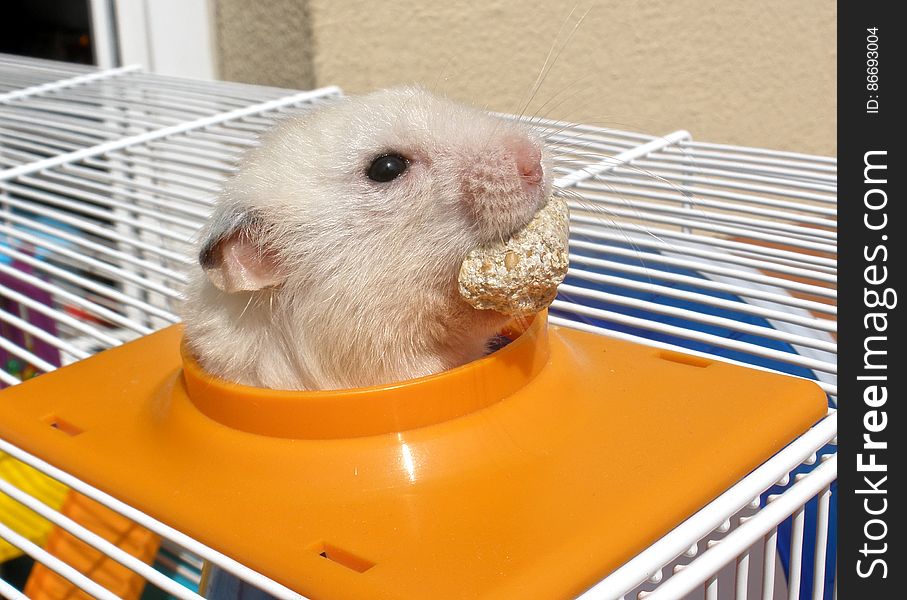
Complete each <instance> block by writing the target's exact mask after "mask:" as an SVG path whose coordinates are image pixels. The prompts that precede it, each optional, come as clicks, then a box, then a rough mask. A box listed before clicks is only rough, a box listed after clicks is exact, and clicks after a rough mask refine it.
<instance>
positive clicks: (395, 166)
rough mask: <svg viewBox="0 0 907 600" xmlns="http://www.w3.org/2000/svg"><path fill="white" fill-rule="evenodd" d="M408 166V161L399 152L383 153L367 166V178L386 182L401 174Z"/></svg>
mask: <svg viewBox="0 0 907 600" xmlns="http://www.w3.org/2000/svg"><path fill="white" fill-rule="evenodd" d="M408 166H409V161H407V160H406V159H405V158H403V157H402V156H400V155H399V154H385V155H383V156H379V157H378V158H376V159H375V160H373V161H372V164H371V166H369V168H368V178H369V179H371V180H372V181H378V182H380V183H386V182H388V181H391V180H393V179H396V178H397V177H400V176H401V175H403V172H404V171H406V167H408Z"/></svg>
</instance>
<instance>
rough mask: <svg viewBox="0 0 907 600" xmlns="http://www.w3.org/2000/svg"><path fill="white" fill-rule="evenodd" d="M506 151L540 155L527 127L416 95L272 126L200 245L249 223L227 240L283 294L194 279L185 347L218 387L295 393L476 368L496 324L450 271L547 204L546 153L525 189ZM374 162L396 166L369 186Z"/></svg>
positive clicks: (383, 96) (404, 93) (351, 101)
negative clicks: (253, 258)
mask: <svg viewBox="0 0 907 600" xmlns="http://www.w3.org/2000/svg"><path fill="white" fill-rule="evenodd" d="M518 143H527V144H531V145H533V146H534V147H535V148H536V149H538V150H539V151H543V147H542V143H541V141H540V140H539V139H537V138H536V137H534V134H531V133H529V131H528V129H526V128H525V127H524V126H522V125H520V124H515V123H509V122H505V121H503V120H500V119H497V118H494V117H492V116H490V115H488V114H486V113H484V112H481V111H479V110H476V109H472V108H467V107H463V106H460V105H457V104H454V103H453V102H450V101H448V100H446V99H441V98H438V97H435V96H433V95H431V94H429V93H427V92H425V91H423V90H421V89H417V88H397V89H392V90H384V91H380V92H376V93H373V94H370V95H367V96H363V97H358V98H346V99H344V100H341V101H339V102H337V103H335V104H331V105H328V106H326V107H324V108H320V109H318V110H315V111H313V112H311V113H309V114H306V115H303V116H300V117H294V118H292V119H289V120H287V121H285V122H283V123H281V124H279V125H278V126H277V127H276V128H275V129H274V130H273V131H271V132H269V133H268V134H267V135H266V136H264V138H263V140H262V143H261V145H260V146H259V147H258V148H256V149H254V150H253V151H251V152H250V153H249V154H248V155H247V157H246V158H245V159H244V161H243V164H242V165H241V167H240V170H239V172H238V173H237V174H236V175H235V176H234V177H233V178H232V179H231V180H230V181H229V182H228V183H227V185H226V188H225V190H224V192H223V194H222V196H221V198H220V201H219V203H218V206H217V209H216V211H215V214H214V216H213V217H212V220H211V223H210V224H209V226H208V227H207V229H206V230H205V231H204V232H203V237H204V238H206V239H207V240H210V239H212V238H217V237H218V236H223V235H224V234H225V230H229V229H230V228H231V227H244V226H246V225H248V223H250V222H254V227H247V229H248V230H244V231H241V232H240V233H241V235H243V236H246V237H247V238H248V239H249V240H251V242H252V243H254V244H255V247H256V248H258V249H259V251H260V252H261V253H262V254H263V255H264V254H265V253H267V255H268V257H269V260H276V262H277V263H278V264H279V265H280V269H281V273H282V274H284V275H283V276H282V277H283V282H282V283H281V284H279V285H275V286H271V287H265V288H263V289H260V290H256V291H236V292H234V293H228V292H226V291H223V290H221V289H219V288H218V287H216V286H215V285H213V284H212V282H211V281H210V280H209V278H208V277H206V275H205V272H204V270H202V269H201V268H199V269H197V270H196V271H195V272H194V273H193V276H192V280H191V283H190V285H189V288H188V292H187V300H186V302H185V307H184V311H183V316H184V320H185V326H186V339H187V341H188V344H189V346H190V348H191V349H192V350H193V351H194V352H195V354H196V356H197V357H198V359H199V360H200V362H201V364H202V365H203V366H204V367H205V368H206V369H207V370H209V371H210V372H212V373H213V374H215V375H217V376H220V377H223V378H225V379H229V380H232V381H235V382H238V383H242V384H247V385H254V386H259V387H269V388H276V389H296V390H302V389H338V388H351V387H361V386H368V385H377V384H382V383H389V382H393V381H399V380H404V379H409V378H413V377H417V376H421V375H427V374H431V373H436V372H440V371H443V370H446V369H449V368H452V367H455V366H458V365H461V364H464V363H466V362H468V361H471V360H474V359H476V358H478V357H480V356H481V355H482V354H483V353H484V352H485V348H486V343H487V341H488V339H489V337H490V336H492V335H493V334H494V333H495V332H496V331H497V330H498V329H499V328H500V327H501V326H502V325H503V324H504V323H505V322H506V320H507V317H505V316H504V315H501V314H499V313H495V312H492V311H479V310H476V309H473V308H472V307H470V306H469V305H467V304H466V303H465V302H464V301H463V300H462V299H461V298H460V297H459V294H458V292H457V283H456V282H457V273H458V270H459V266H460V263H461V262H462V260H463V257H464V256H465V255H466V253H467V252H469V251H470V250H471V249H473V248H475V247H476V246H478V245H481V244H484V243H487V242H490V241H492V240H495V239H499V238H500V239H503V238H506V237H507V236H509V234H510V233H512V232H513V231H515V230H516V229H518V228H519V227H521V226H522V225H524V224H525V223H526V222H528V221H529V220H530V219H531V217H532V215H533V214H534V213H535V212H536V211H537V210H538V209H539V208H540V207H541V206H542V205H543V204H544V202H545V201H546V199H547V197H548V194H549V192H550V181H549V172H548V171H549V169H548V164H547V162H548V159H547V155H544V154H543V169H544V175H545V178H544V180H543V182H542V184H541V185H540V186H532V185H526V184H525V182H523V181H522V180H521V178H520V175H519V174H518V173H517V170H516V168H515V163H514V158H513V154H514V153H513V146H514V144H518ZM385 153H399V154H401V155H403V156H406V157H407V158H409V159H410V160H411V164H410V166H409V168H408V169H407V171H406V172H405V173H404V174H403V175H402V176H401V177H399V178H397V179H395V180H393V181H391V182H387V183H377V182H374V181H372V180H370V179H368V177H367V176H366V171H367V169H368V166H369V165H370V164H371V162H372V160H374V158H375V157H377V156H380V155H381V154H385ZM249 214H252V215H254V216H255V219H254V221H250V220H249V219H245V221H244V220H243V218H242V215H249ZM237 223H240V225H236V224H237ZM242 223H246V225H242ZM226 233H229V231H226ZM275 257H276V258H275Z"/></svg>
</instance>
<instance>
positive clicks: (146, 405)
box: [0, 314, 826, 600]
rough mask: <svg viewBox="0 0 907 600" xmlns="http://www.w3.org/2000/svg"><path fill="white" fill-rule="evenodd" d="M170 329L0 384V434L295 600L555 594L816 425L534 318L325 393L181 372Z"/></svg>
mask: <svg viewBox="0 0 907 600" xmlns="http://www.w3.org/2000/svg"><path fill="white" fill-rule="evenodd" d="M180 336H181V332H180V329H179V328H178V327H172V328H169V329H166V330H163V331H160V332H158V333H155V334H153V335H150V336H147V337H145V338H142V339H140V340H137V341H135V342H132V343H129V344H126V345H124V346H121V347H119V348H116V349H113V350H108V351H106V352H103V353H101V354H99V355H97V356H95V357H92V358H90V359H88V360H85V361H81V362H79V363H77V364H75V365H72V366H69V367H65V368H63V369H60V370H58V371H56V372H54V373H50V374H48V375H42V376H41V377H38V378H36V379H34V380H32V381H29V382H27V383H25V384H23V385H20V386H16V387H14V388H11V389H9V390H7V391H5V392H4V393H3V394H0V435H3V436H4V437H6V438H8V439H10V440H11V441H12V442H13V443H15V444H18V445H20V446H22V447H24V448H26V449H27V450H29V451H31V452H34V453H35V454H37V455H39V456H41V457H43V458H44V459H45V460H48V461H50V462H52V463H54V464H56V465H58V466H59V467H61V468H63V469H66V470H68V471H70V472H72V473H74V474H76V475H78V476H80V477H82V478H84V479H86V480H87V481H89V482H90V483H92V484H94V485H96V486H98V487H100V488H101V489H104V490H106V491H108V492H110V493H111V494H114V495H116V496H117V497H119V498H121V499H122V500H124V501H126V502H129V503H131V504H133V505H135V506H136V507H138V508H140V509H142V510H144V511H146V512H148V513H150V514H151V515H153V516H155V517H157V518H158V519H160V520H162V521H164V522H166V523H168V524H170V525H172V526H174V527H176V528H178V529H181V530H183V531H185V532H186V533H188V534H189V535H192V536H194V537H196V538H198V539H199V540H201V541H203V542H205V543H207V544H209V545H211V546H212V547H214V548H216V549H218V550H220V551H222V552H224V553H225V554H227V555H228V556H231V557H233V558H235V559H237V560H239V561H241V562H243V563H245V564H247V565H249V566H250V567H252V568H254V569H256V570H258V571H260V572H262V573H264V574H265V575H268V576H270V577H272V578H273V579H275V580H277V581H279V582H281V583H283V584H285V585H287V586H289V587H290V588H292V589H294V590H297V591H299V592H300V593H302V594H304V595H306V596H308V597H310V598H313V599H315V600H325V599H340V598H342V599H369V600H375V599H383V598H419V599H423V598H439V599H440V598H501V599H513V598H520V599H524V600H528V599H534V598H538V599H546V600H547V599H551V598H568V597H573V596H575V595H577V594H578V593H580V592H582V591H583V590H585V589H587V588H588V587H589V586H591V585H592V584H594V583H595V582H596V581H598V580H600V579H601V578H602V577H604V576H605V575H607V574H608V573H609V572H611V571H612V570H613V569H615V568H616V567H618V566H620V565H621V564H622V563H624V562H625V561H626V560H627V559H629V558H631V557H632V556H633V555H635V554H636V553H638V552H639V551H640V550H642V549H644V548H645V547H646V546H648V545H649V544H651V543H652V542H653V541H655V540H656V539H657V538H659V537H660V536H662V535H664V534H665V533H666V532H668V531H669V530H670V529H672V528H673V527H674V526H676V525H677V524H678V523H680V522H681V521H682V520H683V519H685V518H686V517H688V516H689V515H691V514H692V513H693V512H695V511H696V510H698V509H699V508H701V507H702V506H704V505H705V504H706V503H708V502H709V501H710V500H712V499H713V498H715V497H716V496H717V495H718V494H720V493H721V492H722V491H724V490H725V489H727V488H728V487H730V486H731V485H732V484H733V483H735V482H736V481H738V480H739V479H740V478H741V477H743V476H744V475H746V474H747V473H748V472H749V471H750V470H752V469H753V468H754V467H756V466H757V465H759V464H760V463H762V462H763V461H765V460H766V459H767V458H769V457H770V456H771V455H772V454H774V453H775V452H777V451H778V450H779V449H780V448H782V447H783V446H784V445H786V444H787V443H789V442H790V441H791V440H793V439H794V438H795V437H796V436H798V435H799V434H801V433H802V432H804V431H805V430H806V429H808V428H809V426H811V425H812V424H813V423H814V422H816V421H817V420H818V419H819V418H821V417H822V416H823V415H824V414H825V412H826V398H825V394H824V393H823V392H822V391H821V389H820V388H819V387H818V386H816V385H814V384H813V383H811V382H808V381H805V380H801V379H795V378H791V377H785V376H781V375H776V374H771V373H766V372H763V371H757V370H751V369H746V368H742V367H737V366H732V365H727V364H723V363H718V362H710V361H707V360H703V359H701V358H695V357H690V356H686V355H682V354H676V353H671V352H664V351H661V350H657V349H652V348H649V347H644V346H639V345H635V344H630V343H626V342H621V341H616V340H611V339H607V338H604V337H600V336H596V335H592V334H586V333H582V332H578V331H573V330H568V329H562V328H558V327H554V326H551V327H549V326H548V325H547V323H546V320H545V317H544V314H542V315H541V316H537V317H536V318H535V320H534V321H533V322H532V324H531V325H530V326H529V328H528V330H527V331H526V332H525V333H523V334H522V335H519V337H517V338H516V339H515V340H514V341H513V342H512V343H511V344H510V345H508V346H506V347H505V348H503V349H501V350H499V351H497V352H495V353H494V354H492V355H490V356H488V357H486V358H483V359H481V360H479V361H476V362H474V363H471V364H469V365H466V366H463V367H460V368H458V369H454V370H452V371H449V372H446V373H442V374H439V375H434V376H430V377H425V378H421V379H417V380H413V381H408V382H404V383H401V384H395V385H387V386H379V387H375V388H370V389H362V390H347V391H336V392H279V391H272V390H260V389H253V388H246V387H243V386H237V385H233V384H229V383H226V382H223V381H218V380H215V379H213V378H211V377H209V376H208V375H207V374H206V373H204V372H203V371H201V370H200V369H199V368H198V366H197V365H196V364H194V361H192V359H191V357H187V363H186V369H185V371H184V370H183V368H182V359H181V356H180ZM224 343H230V341H229V340H224ZM190 394H191V398H190ZM55 424H56V425H55Z"/></svg>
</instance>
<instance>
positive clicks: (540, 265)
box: [458, 197, 570, 317]
mask: <svg viewBox="0 0 907 600" xmlns="http://www.w3.org/2000/svg"><path fill="white" fill-rule="evenodd" d="M569 217H570V215H569V212H568V210H567V203H566V202H565V201H564V199H563V198H555V197H552V198H550V199H549V200H548V203H547V204H545V206H544V207H542V209H541V210H540V211H539V212H538V213H537V214H536V215H535V217H533V219H532V220H531V221H530V222H529V223H528V224H527V225H526V226H525V227H523V228H522V229H520V230H519V231H517V232H516V233H515V234H513V235H512V236H511V237H510V239H508V240H506V241H504V242H500V243H496V244H492V245H487V246H482V247H479V248H476V249H474V250H472V251H471V252H470V253H469V254H467V255H466V258H465V259H464V260H463V264H462V266H461V267H460V275H459V278H458V283H459V288H460V295H461V296H462V297H463V298H464V299H465V300H466V301H467V302H468V303H469V304H470V305H471V306H472V307H474V308H477V309H480V310H495V311H497V312H500V313H503V314H505V315H510V316H515V317H516V316H523V315H531V314H534V313H537V312H538V311H540V310H542V309H544V308H546V307H547V306H548V305H549V304H551V302H552V301H553V300H554V297H555V296H556V295H557V286H558V285H559V284H560V283H561V282H562V281H563V280H564V277H566V275H567V265H568V246H567V242H568V234H569V230H568V220H569Z"/></svg>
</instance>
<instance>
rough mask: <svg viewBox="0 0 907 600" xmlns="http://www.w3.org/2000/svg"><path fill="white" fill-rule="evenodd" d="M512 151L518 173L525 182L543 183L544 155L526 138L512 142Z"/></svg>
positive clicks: (515, 139)
mask: <svg viewBox="0 0 907 600" xmlns="http://www.w3.org/2000/svg"><path fill="white" fill-rule="evenodd" d="M509 145H510V151H511V152H512V153H513V158H514V160H515V161H516V168H517V173H519V174H520V177H522V178H523V181H524V182H526V183H528V184H531V185H538V184H540V183H541V182H542V153H541V152H540V151H539V149H538V148H536V147H535V144H533V143H532V142H530V141H529V140H527V139H525V138H514V139H512V140H510V144H509Z"/></svg>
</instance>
